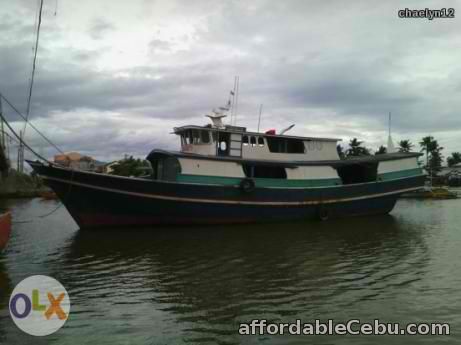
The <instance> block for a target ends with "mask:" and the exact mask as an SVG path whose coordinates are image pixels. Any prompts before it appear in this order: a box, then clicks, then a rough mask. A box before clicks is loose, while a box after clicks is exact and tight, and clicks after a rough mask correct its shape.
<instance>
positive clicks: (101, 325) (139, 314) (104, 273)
mask: <svg viewBox="0 0 461 345" xmlns="http://www.w3.org/2000/svg"><path fill="white" fill-rule="evenodd" d="M56 205H57V203H56V202H54V201H42V200H40V199H34V200H21V201H14V202H13V201H12V202H10V203H9V207H10V208H11V210H12V211H13V216H14V218H15V220H16V221H27V220H31V219H33V221H32V222H24V223H16V224H14V228H13V233H12V238H11V241H10V243H9V246H8V248H7V250H6V251H5V252H3V253H1V254H0V287H1V291H0V343H3V344H79V345H80V344H111V345H112V344H199V343H200V344H240V343H243V344H255V343H264V344H311V343H316V344H416V343H427V344H429V343H430V344H432V343H443V344H459V343H460V342H461V333H460V329H461V315H460V314H461V249H460V248H461V228H460V224H461V200H446V201H417V200H416V201H415V200H408V201H406V200H402V201H399V203H398V204H397V207H396V209H395V210H394V211H393V212H392V214H391V215H390V216H384V217H370V218H357V219H350V220H340V221H327V222H306V223H295V224H277V225H271V226H268V225H251V226H238V227H235V226H233V227H224V226H220V227H193V228H192V227H189V228H177V227H176V228H152V229H150V230H149V229H145V230H139V229H138V230H135V229H124V230H113V231H96V232H95V231H78V229H77V226H76V225H75V223H74V222H73V221H72V219H71V218H70V216H69V215H68V214H67V212H66V210H65V209H64V208H60V209H59V210H58V211H57V212H55V213H54V214H53V215H51V216H49V217H47V218H43V219H39V218H35V217H36V216H38V215H42V214H45V213H47V212H49V211H51V210H53V209H54V208H55V207H56ZM34 274H44V275H49V276H52V277H54V278H56V279H58V280H59V281H60V282H61V283H62V284H63V285H64V286H65V287H66V289H67V291H68V292H69V294H70V298H71V302H72V307H71V314H70V317H69V320H68V321H67V323H66V325H65V326H64V327H63V328H62V329H60V330H59V331H58V332H57V333H55V334H53V335H51V336H48V337H44V338H35V337H32V336H28V335H26V334H24V333H23V332H22V331H20V330H19V329H18V328H16V326H15V325H14V323H13V321H12V320H11V319H10V317H9V313H8V309H7V303H8V299H9V296H10V293H11V291H12V289H13V288H14V286H15V284H17V283H18V282H19V281H21V280H22V279H24V278H25V277H27V276H30V275H34ZM262 318H264V319H269V320H271V321H274V322H289V321H293V320H296V319H302V320H303V321H304V322H310V321H312V320H314V319H316V318H318V319H322V320H325V319H335V321H346V320H348V319H351V318H357V319H361V320H362V321H372V320H373V319H375V318H378V319H380V320H381V321H382V322H402V323H406V322H449V323H450V324H451V333H452V334H451V335H450V336H438V337H437V338H435V337H431V336H416V337H414V336H413V337H412V336H387V337H384V336H317V337H312V336H250V337H245V336H239V335H238V325H239V323H240V322H249V321H250V320H252V319H262Z"/></svg>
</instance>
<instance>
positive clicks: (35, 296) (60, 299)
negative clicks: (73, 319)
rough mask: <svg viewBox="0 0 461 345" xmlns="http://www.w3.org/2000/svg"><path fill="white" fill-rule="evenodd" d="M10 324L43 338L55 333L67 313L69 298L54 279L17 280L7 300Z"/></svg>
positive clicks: (42, 277)
mask: <svg viewBox="0 0 461 345" xmlns="http://www.w3.org/2000/svg"><path fill="white" fill-rule="evenodd" d="M9 309H10V314H11V318H12V319H13V321H14V323H15V324H16V325H17V326H18V327H19V328H20V329H21V330H23V331H24V332H26V333H29V334H32V335H36V336H44V335H49V334H51V333H54V332H56V331H57V330H58V329H59V328H61V327H62V326H63V325H64V323H65V322H66V320H67V318H68V316H69V311H70V299H69V295H68V293H67V291H66V289H65V288H64V286H62V285H61V283H59V282H58V281H57V280H56V279H53V278H51V277H47V276H41V275H36V276H31V277H29V278H26V279H24V280H23V281H21V282H20V283H19V284H18V285H17V286H16V287H15V288H14V290H13V293H12V294H11V297H10V303H9Z"/></svg>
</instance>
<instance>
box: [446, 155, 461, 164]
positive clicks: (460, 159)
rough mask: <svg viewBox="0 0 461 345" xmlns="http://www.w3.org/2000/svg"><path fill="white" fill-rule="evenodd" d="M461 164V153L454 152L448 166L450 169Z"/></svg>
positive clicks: (448, 159)
mask: <svg viewBox="0 0 461 345" xmlns="http://www.w3.org/2000/svg"><path fill="white" fill-rule="evenodd" d="M458 163H461V152H452V153H451V156H450V157H448V158H447V164H448V166H449V167H451V166H453V165H455V164H458Z"/></svg>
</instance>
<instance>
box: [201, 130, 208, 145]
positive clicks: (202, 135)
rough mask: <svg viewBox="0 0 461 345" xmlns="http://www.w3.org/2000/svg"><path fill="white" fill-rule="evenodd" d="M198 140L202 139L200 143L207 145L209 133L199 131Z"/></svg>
mask: <svg viewBox="0 0 461 345" xmlns="http://www.w3.org/2000/svg"><path fill="white" fill-rule="evenodd" d="M200 139H202V143H204V144H208V143H209V142H210V133H209V132H208V131H201V136H200Z"/></svg>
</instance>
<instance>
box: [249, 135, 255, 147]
mask: <svg viewBox="0 0 461 345" xmlns="http://www.w3.org/2000/svg"><path fill="white" fill-rule="evenodd" d="M250 143H251V146H256V137H251V138H250Z"/></svg>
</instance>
